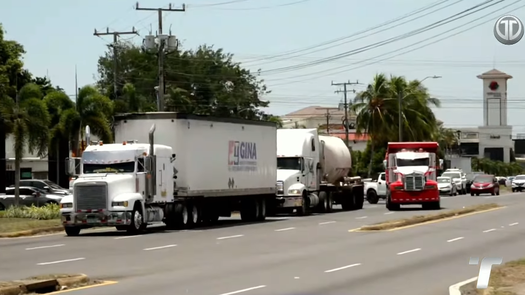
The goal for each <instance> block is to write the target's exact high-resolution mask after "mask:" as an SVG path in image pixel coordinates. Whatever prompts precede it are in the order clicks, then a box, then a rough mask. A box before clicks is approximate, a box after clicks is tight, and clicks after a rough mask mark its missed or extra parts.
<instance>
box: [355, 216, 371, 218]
mask: <svg viewBox="0 0 525 295" xmlns="http://www.w3.org/2000/svg"><path fill="white" fill-rule="evenodd" d="M365 218H368V216H360V217H356V218H355V219H365Z"/></svg>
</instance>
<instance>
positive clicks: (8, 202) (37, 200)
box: [0, 186, 64, 210]
mask: <svg viewBox="0 0 525 295" xmlns="http://www.w3.org/2000/svg"><path fill="white" fill-rule="evenodd" d="M63 197H64V195H56V194H50V193H46V192H45V191H43V190H41V189H38V188H36V187H28V186H21V187H20V203H19V205H22V206H31V205H35V206H44V205H46V204H58V203H60V200H62V198H63ZM14 204H15V188H14V187H7V188H6V189H5V195H0V210H5V209H6V208H8V207H10V206H12V205H14Z"/></svg>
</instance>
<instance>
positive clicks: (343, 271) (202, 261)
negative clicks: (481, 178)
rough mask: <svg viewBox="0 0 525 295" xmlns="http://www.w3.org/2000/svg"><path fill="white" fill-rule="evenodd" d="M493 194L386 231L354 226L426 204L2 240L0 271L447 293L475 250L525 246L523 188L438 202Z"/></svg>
mask: <svg viewBox="0 0 525 295" xmlns="http://www.w3.org/2000/svg"><path fill="white" fill-rule="evenodd" d="M491 202H497V203H501V204H503V205H506V206H507V207H506V208H504V209H500V210H495V211H493V212H489V213H482V214H478V215H473V216H469V217H464V218H458V219H455V220H449V221H445V222H439V223H434V224H429V225H423V226H418V227H414V228H410V229H404V230H400V231H394V232H386V233H349V232H348V230H349V229H352V228H356V227H359V226H362V225H365V224H371V223H376V222H380V221H384V220H388V219H395V218H403V217H408V216H411V215H421V214H427V213H430V212H427V211H422V210H407V211H400V212H395V213H391V214H390V212H388V211H386V209H385V208H384V204H378V205H375V206H370V205H368V206H366V207H365V209H364V210H359V211H353V212H340V213H333V214H319V215H313V216H308V217H290V218H286V217H283V218H278V219H274V220H271V221H268V222H265V223H259V224H248V225H243V224H240V223H239V222H236V221H234V220H231V219H230V220H225V221H223V225H222V226H221V227H218V228H212V229H201V230H195V231H182V232H173V231H171V232H170V231H162V230H160V229H159V230H153V231H151V232H150V233H148V234H144V235H138V236H126V235H124V234H121V233H117V232H114V231H107V232H100V231H97V232H88V231H86V234H84V235H82V236H80V237H74V238H70V237H64V236H63V235H62V234H61V235H52V236H45V237H35V238H22V239H3V240H0V249H1V251H0V258H1V260H0V261H2V263H1V264H0V280H9V279H17V278H23V277H27V276H32V275H40V274H45V273H69V272H82V273H86V274H88V275H90V276H92V277H96V278H101V279H109V280H117V281H119V284H116V285H111V286H105V287H99V288H96V289H86V290H80V291H75V293H76V294H94V293H95V292H97V294H130V293H133V294H139V293H141V292H148V291H151V290H155V293H156V294H166V295H168V293H170V295H171V294H173V293H179V292H184V293H185V294H198V295H200V294H202V295H206V294H210V295H233V294H240V293H246V294H250V295H251V294H253V295H258V294H269V293H272V294H283V295H291V294H298V293H301V294H334V295H335V294H407V295H409V294H418V295H419V294H423V293H424V294H428V295H433V294H436V295H437V294H444V293H445V294H446V291H447V290H448V286H449V285H451V284H454V283H456V282H458V281H462V280H464V279H467V278H470V277H474V276H476V275H477V270H478V269H477V268H476V267H474V266H470V265H468V260H469V258H470V256H480V257H485V256H496V257H503V259H504V261H507V260H512V259H515V258H519V257H520V256H522V255H523V252H522V251H520V250H521V249H520V250H518V247H519V246H523V245H525V236H524V235H523V232H524V230H523V226H524V225H525V220H523V219H524V217H525V216H524V215H523V214H522V212H523V210H524V209H525V194H509V195H502V196H500V197H481V196H480V197H470V196H457V197H450V198H446V199H445V200H444V201H443V202H442V205H443V207H446V208H447V209H455V208H462V207H465V206H470V205H473V204H479V203H491ZM241 291H242V292H241ZM438 292H439V293H438Z"/></svg>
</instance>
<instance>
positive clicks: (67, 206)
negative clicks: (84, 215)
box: [60, 203, 73, 209]
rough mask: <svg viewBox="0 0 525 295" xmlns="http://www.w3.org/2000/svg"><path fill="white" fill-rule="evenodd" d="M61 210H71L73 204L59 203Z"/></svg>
mask: <svg viewBox="0 0 525 295" xmlns="http://www.w3.org/2000/svg"><path fill="white" fill-rule="evenodd" d="M60 208H61V209H66V208H73V203H60Z"/></svg>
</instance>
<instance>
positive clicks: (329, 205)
mask: <svg viewBox="0 0 525 295" xmlns="http://www.w3.org/2000/svg"><path fill="white" fill-rule="evenodd" d="M325 208H326V213H330V212H332V211H333V210H334V196H333V195H332V192H328V193H327V194H326V207H325Z"/></svg>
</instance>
